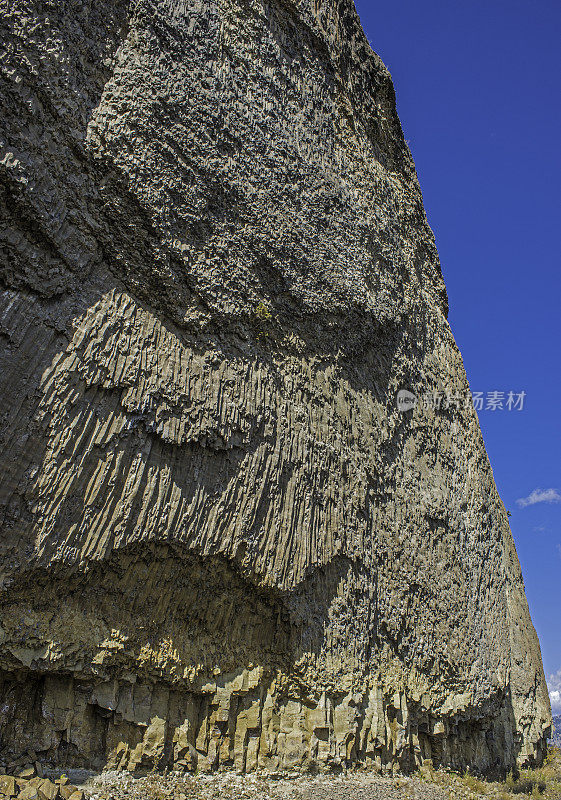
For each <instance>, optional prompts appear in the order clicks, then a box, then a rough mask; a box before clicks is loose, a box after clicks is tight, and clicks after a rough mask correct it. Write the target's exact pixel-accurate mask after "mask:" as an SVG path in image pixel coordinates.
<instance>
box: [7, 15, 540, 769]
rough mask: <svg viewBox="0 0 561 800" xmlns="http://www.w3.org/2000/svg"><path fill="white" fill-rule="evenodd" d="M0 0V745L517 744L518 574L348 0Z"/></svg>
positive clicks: (529, 633)
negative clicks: (409, 403)
mask: <svg viewBox="0 0 561 800" xmlns="http://www.w3.org/2000/svg"><path fill="white" fill-rule="evenodd" d="M0 10H1V26H2V27H1V40H0V66H1V84H0V97H1V100H2V113H1V115H0V148H1V149H0V216H1V224H0V227H1V231H0V234H1V244H0V290H1V303H0V586H1V589H0V625H1V627H0V760H1V759H3V760H4V761H7V760H10V759H17V758H19V757H22V758H24V759H25V758H27V757H28V756H27V755H26V754H29V753H33V754H34V755H33V757H36V758H37V759H38V760H40V761H43V763H46V764H51V765H52V766H57V765H58V766H62V767H72V766H86V767H91V768H93V769H98V768H101V767H103V766H106V765H108V766H113V767H116V768H127V769H135V770H143V769H149V768H151V767H153V766H159V767H164V766H170V767H171V766H175V768H177V769H195V768H197V769H202V770H212V769H215V768H219V767H222V766H224V767H227V766H232V767H233V768H236V769H239V770H253V769H258V768H259V769H261V768H263V769H269V770H274V771H278V770H289V769H296V770H300V769H309V768H319V769H329V768H339V769H340V768H344V767H347V766H351V765H353V764H365V765H367V766H371V767H372V768H374V769H378V770H382V771H392V770H397V769H400V770H410V769H413V768H414V767H415V765H418V764H421V763H423V762H424V761H426V760H428V759H430V760H432V763H433V764H435V765H437V764H444V765H449V766H452V767H457V768H460V769H463V768H465V767H466V766H468V765H469V766H470V768H472V769H474V770H480V771H483V772H493V771H500V770H503V769H507V768H510V767H511V766H512V765H513V764H515V763H516V762H517V761H518V763H531V762H539V761H540V760H541V758H542V756H543V753H544V748H545V741H546V737H547V735H548V728H549V725H550V709H549V702H548V696H547V691H546V686H545V681H544V677H543V671H542V666H541V655H540V650H539V644H538V641H537V638H536V634H535V632H534V629H533V627H532V623H531V620H530V616H529V612H528V605H527V602H526V598H525V594H524V586H523V582H522V576H521V572H520V566H519V563H518V559H517V556H516V552H515V549H514V544H513V540H512V536H511V533H510V529H509V525H508V519H507V514H506V512H505V509H504V507H503V504H502V503H501V501H500V499H499V497H498V494H497V490H496V488H495V484H494V481H493V475H492V471H491V468H490V466H489V462H488V459H487V455H486V452H485V449H484V445H483V441H482V437H481V433H480V429H479V424H478V420H477V415H476V413H475V412H474V410H473V406H472V404H470V403H469V401H468V402H465V399H466V398H467V397H469V387H468V383H467V379H466V374H465V371H464V367H463V364H462V359H461V356H460V353H459V351H458V348H457V346H456V344H455V342H454V339H453V336H452V333H451V331H450V328H449V325H448V322H447V298H446V291H445V287H444V284H443V280H442V275H441V270H440V266H439V260H438V256H437V252H436V249H435V243H434V237H433V235H432V233H431V230H430V228H429V227H428V224H427V221H426V217H425V213H424V210H423V204H422V197H421V191H420V188H419V184H418V181H417V177H416V173H415V169H414V165H413V162H412V159H411V155H410V153H409V150H408V148H407V146H406V143H405V140H404V138H403V134H402V130H401V126H400V123H399V120H398V117H397V114H396V105H395V97H394V91H393V88H392V82H391V78H390V75H389V73H388V72H387V70H386V68H385V67H384V65H383V64H382V62H381V61H380V59H379V58H378V56H377V55H375V53H373V52H372V50H371V48H370V46H369V44H368V41H367V39H366V37H365V35H364V33H363V31H362V29H361V26H360V22H359V19H358V16H357V14H356V11H355V9H354V6H353V3H352V0H97V1H96V2H94V0H0ZM400 390H408V391H409V392H411V393H413V394H415V395H416V396H417V397H421V396H425V395H426V394H427V393H429V392H437V393H440V392H446V393H449V394H450V396H454V397H456V400H455V401H454V402H446V403H443V404H442V405H441V406H440V407H435V408H432V407H431V406H430V404H425V403H421V402H419V403H417V405H416V406H415V407H413V408H411V409H410V410H404V409H403V408H401V409H399V408H398V406H397V403H396V397H397V394H398V392H399V391H400ZM29 757H31V756H29Z"/></svg>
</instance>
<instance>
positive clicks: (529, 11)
mask: <svg viewBox="0 0 561 800" xmlns="http://www.w3.org/2000/svg"><path fill="white" fill-rule="evenodd" d="M356 4H357V9H358V12H359V14H360V16H361V19H362V23H363V26H364V29H365V31H366V34H367V36H368V38H369V40H370V43H371V44H372V46H373V49H374V50H375V51H376V52H377V53H378V54H379V55H380V56H381V58H382V59H383V61H384V63H385V64H386V66H387V67H388V69H389V70H390V72H391V74H392V77H393V80H394V85H395V89H396V94H397V107H398V112H399V116H400V118H401V122H402V125H403V129H404V133H405V138H406V139H407V140H408V142H409V146H410V148H411V152H412V154H413V158H414V159H415V164H416V166H417V172H418V175H419V180H420V183H421V188H422V190H423V196H424V201H425V208H426V211H427V215H428V219H429V222H430V224H431V227H432V229H433V231H434V233H435V236H436V243H437V246H438V250H439V252H440V258H441V261H442V267H443V272H444V277H445V280H446V285H447V288H448V294H449V299H450V324H451V326H452V330H453V332H454V335H455V337H456V341H457V342H458V344H459V346H460V349H461V351H462V354H463V357H464V362H465V365H466V369H467V374H468V378H469V381H470V384H471V388H472V390H473V391H483V392H490V391H495V390H496V391H504V392H508V391H510V390H512V391H516V392H520V391H524V392H526V393H527V396H526V398H525V401H524V408H523V410H522V411H507V410H506V409H505V410H502V411H500V410H498V411H495V412H492V411H485V410H483V411H481V412H480V414H479V418H480V422H481V427H482V430H483V435H484V437H485V442H486V445H487V451H488V453H489V457H490V460H491V464H492V467H493V471H494V475H495V480H496V483H497V486H498V489H499V492H500V494H501V497H502V499H503V501H504V503H505V505H506V507H507V508H508V509H509V510H510V511H511V513H512V517H511V526H512V531H513V534H514V538H515V541H516V546H517V549H518V555H519V557H520V561H521V564H522V570H523V573H524V579H525V584H526V592H527V596H528V600H529V603H530V610H531V612H532V619H533V621H534V625H535V626H536V629H537V631H538V635H539V637H540V641H541V646H542V654H543V659H544V667H545V671H546V674H547V675H548V677H549V676H551V675H553V674H554V673H557V672H558V671H559V674H558V676H557V683H556V681H555V679H553V680H550V688H551V689H552V699H553V700H554V701H557V700H558V701H559V704H558V707H557V710H558V712H560V713H561V613H560V610H561V609H560V606H561V581H560V576H561V502H560V500H561V467H560V457H561V369H560V367H561V358H560V352H561V347H560V332H559V316H560V305H561V270H560V260H561V259H560V247H561V236H560V234H561V142H560V139H561V136H560V134H561V102H560V91H559V84H560V79H561V47H560V45H559V43H560V42H561V3H559V2H558V0H469V2H467V0H465V2H454V1H453V0H426V2H419V0H401V1H400V2H399V3H375V2H372V0H356ZM532 493H534V494H532ZM523 498H529V500H528V501H527V502H526V503H522V502H520V503H518V502H517V500H519V499H523ZM533 501H535V502H533ZM555 690H557V693H556V694H554V692H555Z"/></svg>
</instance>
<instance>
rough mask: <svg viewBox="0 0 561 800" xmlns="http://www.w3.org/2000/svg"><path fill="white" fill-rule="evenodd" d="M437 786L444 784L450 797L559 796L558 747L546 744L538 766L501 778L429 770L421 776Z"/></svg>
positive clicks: (553, 799) (514, 799)
mask: <svg viewBox="0 0 561 800" xmlns="http://www.w3.org/2000/svg"><path fill="white" fill-rule="evenodd" d="M424 778H425V780H430V781H432V782H434V783H436V784H439V785H441V786H446V787H447V788H448V789H449V791H450V797H451V798H458V797H467V798H470V797H490V798H493V800H522V798H521V795H522V796H523V795H525V796H527V797H532V798H534V800H538V799H539V800H561V750H559V748H557V747H550V748H549V753H548V757H547V759H546V761H545V763H544V765H543V766H542V767H539V768H537V769H524V770H520V772H519V773H518V774H513V773H510V774H509V775H508V776H507V778H506V780H505V781H501V782H498V781H486V780H483V779H481V778H478V777H476V776H475V775H471V774H470V773H469V772H466V773H464V774H463V775H458V774H457V773H451V772H444V771H442V770H438V771H432V772H431V774H430V775H425V776H424Z"/></svg>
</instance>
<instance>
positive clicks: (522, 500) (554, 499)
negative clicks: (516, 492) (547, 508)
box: [516, 489, 561, 508]
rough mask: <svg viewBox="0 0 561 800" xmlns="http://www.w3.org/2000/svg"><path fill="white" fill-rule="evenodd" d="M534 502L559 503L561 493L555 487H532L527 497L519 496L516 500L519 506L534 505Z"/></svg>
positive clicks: (560, 501)
mask: <svg viewBox="0 0 561 800" xmlns="http://www.w3.org/2000/svg"><path fill="white" fill-rule="evenodd" d="M536 503H561V494H559V492H558V491H557V489H545V490H544V489H534V491H533V492H532V493H531V494H529V495H528V497H519V498H518V500H517V501H516V504H517V505H519V506H520V508H526V506H535V505H536Z"/></svg>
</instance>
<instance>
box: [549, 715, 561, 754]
mask: <svg viewBox="0 0 561 800" xmlns="http://www.w3.org/2000/svg"><path fill="white" fill-rule="evenodd" d="M549 741H550V742H552V743H553V744H556V745H557V746H558V747H561V714H558V715H557V716H556V717H553V733H552V734H551V739H550V740H549Z"/></svg>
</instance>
